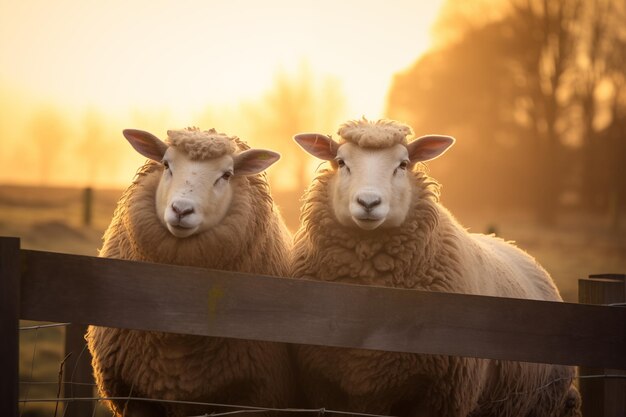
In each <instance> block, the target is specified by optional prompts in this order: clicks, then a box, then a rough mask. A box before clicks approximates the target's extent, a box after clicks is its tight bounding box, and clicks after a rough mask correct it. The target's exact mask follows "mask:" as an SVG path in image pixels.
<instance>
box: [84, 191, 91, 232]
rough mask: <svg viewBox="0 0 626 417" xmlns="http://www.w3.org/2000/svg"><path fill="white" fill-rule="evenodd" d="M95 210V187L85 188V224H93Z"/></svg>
mask: <svg viewBox="0 0 626 417" xmlns="http://www.w3.org/2000/svg"><path fill="white" fill-rule="evenodd" d="M92 212H93V188H91V187H87V188H85V189H84V190H83V225H84V226H91V220H92V218H93V216H92Z"/></svg>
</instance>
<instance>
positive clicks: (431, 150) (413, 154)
mask: <svg viewBox="0 0 626 417" xmlns="http://www.w3.org/2000/svg"><path fill="white" fill-rule="evenodd" d="M454 142H455V139H454V138H453V137H452V136H444V135H426V136H421V137H419V138H417V139H415V140H414V141H413V142H411V143H409V144H408V145H407V150H408V151H409V160H410V161H411V163H417V162H425V161H430V160H431V159H435V158H437V157H439V156H441V155H442V154H443V153H444V152H445V151H447V150H448V149H449V148H450V146H452V145H453V144H454Z"/></svg>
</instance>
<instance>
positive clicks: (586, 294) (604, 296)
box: [578, 274, 626, 417]
mask: <svg viewBox="0 0 626 417" xmlns="http://www.w3.org/2000/svg"><path fill="white" fill-rule="evenodd" d="M578 299H579V301H580V302H581V303H588V304H615V303H624V302H626V275H622V274H596V275H590V276H589V279H581V280H579V281H578ZM622 332H626V329H624V330H622ZM599 374H607V375H609V374H610V375H626V371H624V370H622V371H619V370H616V369H606V368H604V369H602V368H589V367H585V366H581V367H580V375H581V376H586V375H599ZM580 393H581V395H582V397H583V405H582V411H583V415H584V416H585V417H610V416H626V381H625V380H623V379H617V378H610V379H595V378H594V379H581V380H580Z"/></svg>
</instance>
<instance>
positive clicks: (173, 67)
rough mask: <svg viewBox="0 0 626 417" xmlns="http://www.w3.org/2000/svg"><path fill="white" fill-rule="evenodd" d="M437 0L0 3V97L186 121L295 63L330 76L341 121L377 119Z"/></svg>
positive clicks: (421, 47) (419, 47) (424, 40)
mask: <svg viewBox="0 0 626 417" xmlns="http://www.w3.org/2000/svg"><path fill="white" fill-rule="evenodd" d="M442 3H443V0H429V1H415V0H388V1H385V2H364V1H353V0H349V1H341V0H315V1H295V0H265V1H262V2H261V1H239V0H227V1H210V0H204V1H201V0H178V1H163V0H126V1H121V0H111V1H95V0H93V1H91V0H57V1H49V0H23V1H13V0H0V62H2V65H0V94H3V95H4V97H5V99H6V97H7V95H8V96H9V97H12V96H11V95H13V96H15V103H16V105H17V103H18V102H19V103H21V105H23V107H24V108H28V107H29V106H30V105H36V104H40V103H42V102H44V103H52V104H53V105H54V106H56V107H60V108H62V109H63V110H64V111H67V112H75V113H76V114H78V113H81V112H84V110H85V109H96V110H98V111H100V112H104V113H106V114H107V115H109V116H116V117H122V118H123V117H124V115H127V114H130V113H132V112H136V111H141V112H142V114H149V113H150V112H151V111H154V114H158V112H159V111H163V110H164V109H165V110H167V111H168V112H169V113H171V114H174V115H176V116H175V117H174V118H173V120H175V121H176V123H180V124H182V125H188V124H194V121H193V117H190V115H191V114H198V112H201V111H202V109H203V108H205V107H207V106H212V107H216V106H220V105H225V106H227V105H236V104H237V103H240V102H242V101H245V100H249V99H253V98H254V97H257V96H259V95H261V94H263V93H264V92H265V91H267V89H268V88H269V87H270V85H271V84H272V82H273V80H274V79H275V77H276V74H277V72H281V71H282V72H286V73H290V72H295V71H297V69H298V68H299V67H300V66H301V65H302V63H303V62H304V63H306V66H307V68H308V69H309V70H310V71H311V72H312V73H313V74H314V75H315V76H316V77H329V78H332V79H333V80H336V81H337V82H338V85H339V87H340V88H341V91H342V93H343V95H345V101H346V103H345V111H344V113H345V114H342V115H341V116H342V119H343V118H344V117H349V118H353V117H360V116H361V115H365V116H367V117H370V118H376V117H380V116H381V115H382V112H383V108H384V102H385V96H386V93H387V90H388V88H389V85H390V83H391V80H392V76H393V74H394V73H396V72H398V71H401V70H403V69H404V68H406V67H408V66H409V65H410V64H411V63H413V62H414V61H415V60H416V59H417V58H418V57H419V56H420V55H421V54H422V53H423V52H424V51H425V50H427V49H428V47H429V45H430V44H431V36H430V33H431V28H432V25H433V23H434V21H435V19H436V17H437V13H438V11H439V9H440V7H441V4H442ZM2 90H4V91H2ZM18 96H19V97H18ZM0 98H2V96H0ZM10 100H12V98H10ZM0 117H2V116H0ZM28 118H29V117H28V116H27V115H26V116H24V119H25V120H27V119H28ZM2 125H5V128H7V127H6V126H7V125H6V124H5V123H4V122H3V123H2ZM10 127H11V126H9V128H10ZM125 127H128V126H125ZM133 127H137V128H141V126H133ZM170 127H179V126H170ZM9 128H7V129H9ZM16 129H17V128H16ZM9 130H10V129H9ZM14 130H15V129H14ZM24 131H25V129H21V131H20V132H18V133H20V134H24ZM11 132H12V133H13V131H11ZM0 133H2V134H4V136H5V137H6V136H7V133H6V131H4V132H0ZM7 143H8V142H7V141H5V144H7ZM5 151H6V149H5ZM9 153H10V152H9ZM5 154H7V153H6V152H5ZM0 159H1V156H0ZM0 162H1V161H0ZM4 174H5V175H3V173H0V182H3V181H9V180H10V178H7V177H6V173H4ZM60 181H61V182H62V180H60Z"/></svg>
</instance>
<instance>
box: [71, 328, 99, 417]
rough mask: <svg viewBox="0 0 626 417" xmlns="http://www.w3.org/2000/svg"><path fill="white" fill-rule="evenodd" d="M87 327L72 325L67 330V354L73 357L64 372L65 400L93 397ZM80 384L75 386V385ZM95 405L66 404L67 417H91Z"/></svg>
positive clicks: (88, 403)
mask: <svg viewBox="0 0 626 417" xmlns="http://www.w3.org/2000/svg"><path fill="white" fill-rule="evenodd" d="M86 331H87V326H86V325H82V324H70V325H68V326H67V327H66V328H65V354H66V355H67V354H69V353H71V356H69V357H68V358H67V360H66V361H65V366H64V372H63V382H64V384H63V387H64V388H63V396H64V397H65V398H81V397H82V398H87V397H93V393H94V387H93V386H92V385H82V384H93V383H94V379H93V374H92V371H91V355H90V354H89V350H88V349H87V348H86V347H85V343H86V342H85V332H86ZM76 382H78V383H80V384H73V383H76ZM94 407H95V405H94V404H93V403H92V402H91V401H72V402H67V403H65V413H64V414H63V415H64V416H65V417H81V416H91V415H92V413H93V408H94Z"/></svg>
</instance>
